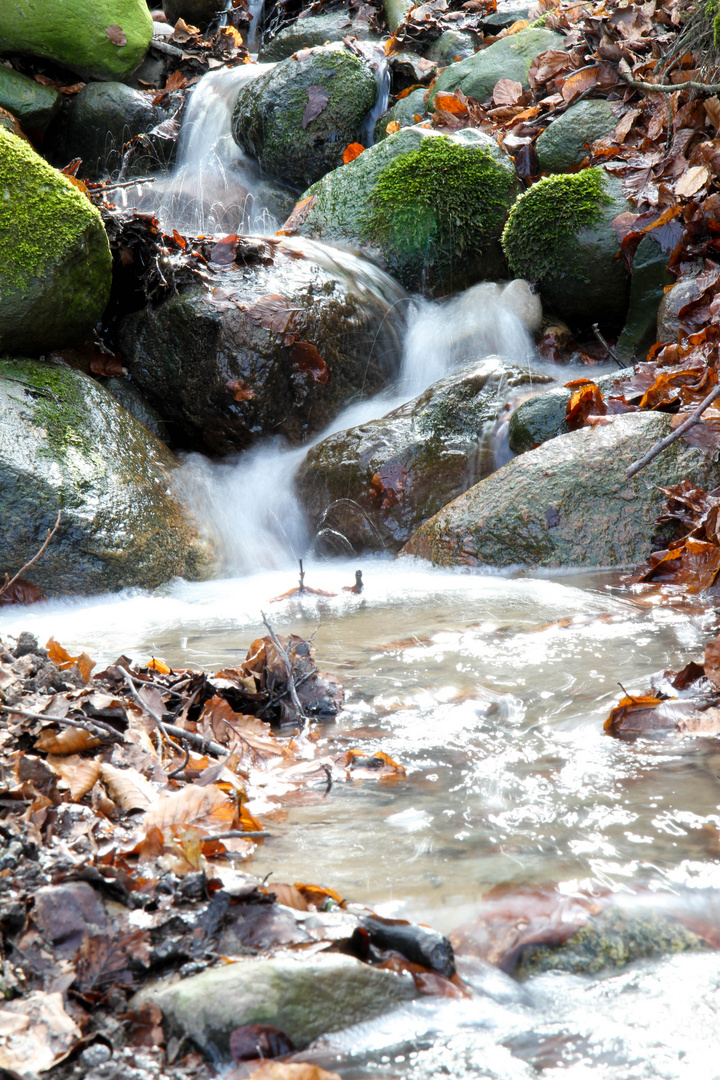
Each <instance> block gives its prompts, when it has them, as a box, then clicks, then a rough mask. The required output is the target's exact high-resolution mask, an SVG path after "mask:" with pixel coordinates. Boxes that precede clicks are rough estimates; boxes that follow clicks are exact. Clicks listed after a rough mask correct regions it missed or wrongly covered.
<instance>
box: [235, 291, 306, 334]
mask: <svg viewBox="0 0 720 1080" xmlns="http://www.w3.org/2000/svg"><path fill="white" fill-rule="evenodd" d="M245 314H246V315H247V317H248V319H250V320H251V321H252V322H254V323H255V324H256V325H257V326H264V327H265V329H266V330H272V331H273V332H274V333H277V334H286V333H288V331H289V330H291V329H292V328H295V325H296V324H297V323H304V321H305V312H304V311H303V310H302V308H298V307H295V306H294V304H293V303H292V301H291V300H288V299H287V297H285V296H279V295H277V294H271V295H269V296H261V297H260V299H259V300H256V302H255V303H254V304H252V305H251V306H250V307H249V308H247V310H246V312H245Z"/></svg>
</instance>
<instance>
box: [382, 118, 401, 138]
mask: <svg viewBox="0 0 720 1080" xmlns="http://www.w3.org/2000/svg"><path fill="white" fill-rule="evenodd" d="M399 130H400V121H399V120H388V122H387V124H386V125H385V132H386V134H388V135H396V134H397V133H398V131H399Z"/></svg>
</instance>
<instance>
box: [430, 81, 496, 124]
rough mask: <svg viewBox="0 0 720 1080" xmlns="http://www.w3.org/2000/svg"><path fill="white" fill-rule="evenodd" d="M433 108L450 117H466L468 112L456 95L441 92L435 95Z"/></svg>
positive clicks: (464, 104)
mask: <svg viewBox="0 0 720 1080" xmlns="http://www.w3.org/2000/svg"><path fill="white" fill-rule="evenodd" d="M506 81H507V80H506ZM435 108H436V109H442V110H443V112H447V113H450V114H451V115H452V116H467V112H468V109H467V105H466V103H465V102H464V101H462V100H461V99H460V98H459V97H458V96H457V95H456V94H446V93H444V92H443V91H442V90H440V91H439V92H438V93H437V94H436V95H435Z"/></svg>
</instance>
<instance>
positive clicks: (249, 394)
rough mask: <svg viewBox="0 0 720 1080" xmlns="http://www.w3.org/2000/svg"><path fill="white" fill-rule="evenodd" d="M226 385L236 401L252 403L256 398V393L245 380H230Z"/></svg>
mask: <svg viewBox="0 0 720 1080" xmlns="http://www.w3.org/2000/svg"><path fill="white" fill-rule="evenodd" d="M225 385H226V386H227V388H228V390H229V391H230V393H231V394H232V396H233V400H234V401H252V399H253V398H254V397H255V391H254V390H253V389H252V387H250V386H248V384H247V383H246V382H245V381H244V379H230V380H229V381H228V382H226V383H225Z"/></svg>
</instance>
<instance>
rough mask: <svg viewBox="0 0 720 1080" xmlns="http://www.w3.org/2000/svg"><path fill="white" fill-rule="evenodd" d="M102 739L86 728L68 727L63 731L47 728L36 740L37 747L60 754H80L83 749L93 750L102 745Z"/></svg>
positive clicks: (46, 751) (45, 751)
mask: <svg viewBox="0 0 720 1080" xmlns="http://www.w3.org/2000/svg"><path fill="white" fill-rule="evenodd" d="M100 741H101V740H100V739H97V738H96V737H95V736H94V735H91V734H90V732H89V731H85V730H84V728H73V727H68V728H63V729H62V731H52V730H51V729H50V728H47V729H46V730H45V731H41V732H40V735H39V737H38V739H37V740H36V742H35V749H36V750H42V751H43V752H44V753H46V754H56V755H58V756H59V755H70V754H79V753H80V751H81V750H93V749H94V748H95V747H96V746H99V745H100Z"/></svg>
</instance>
